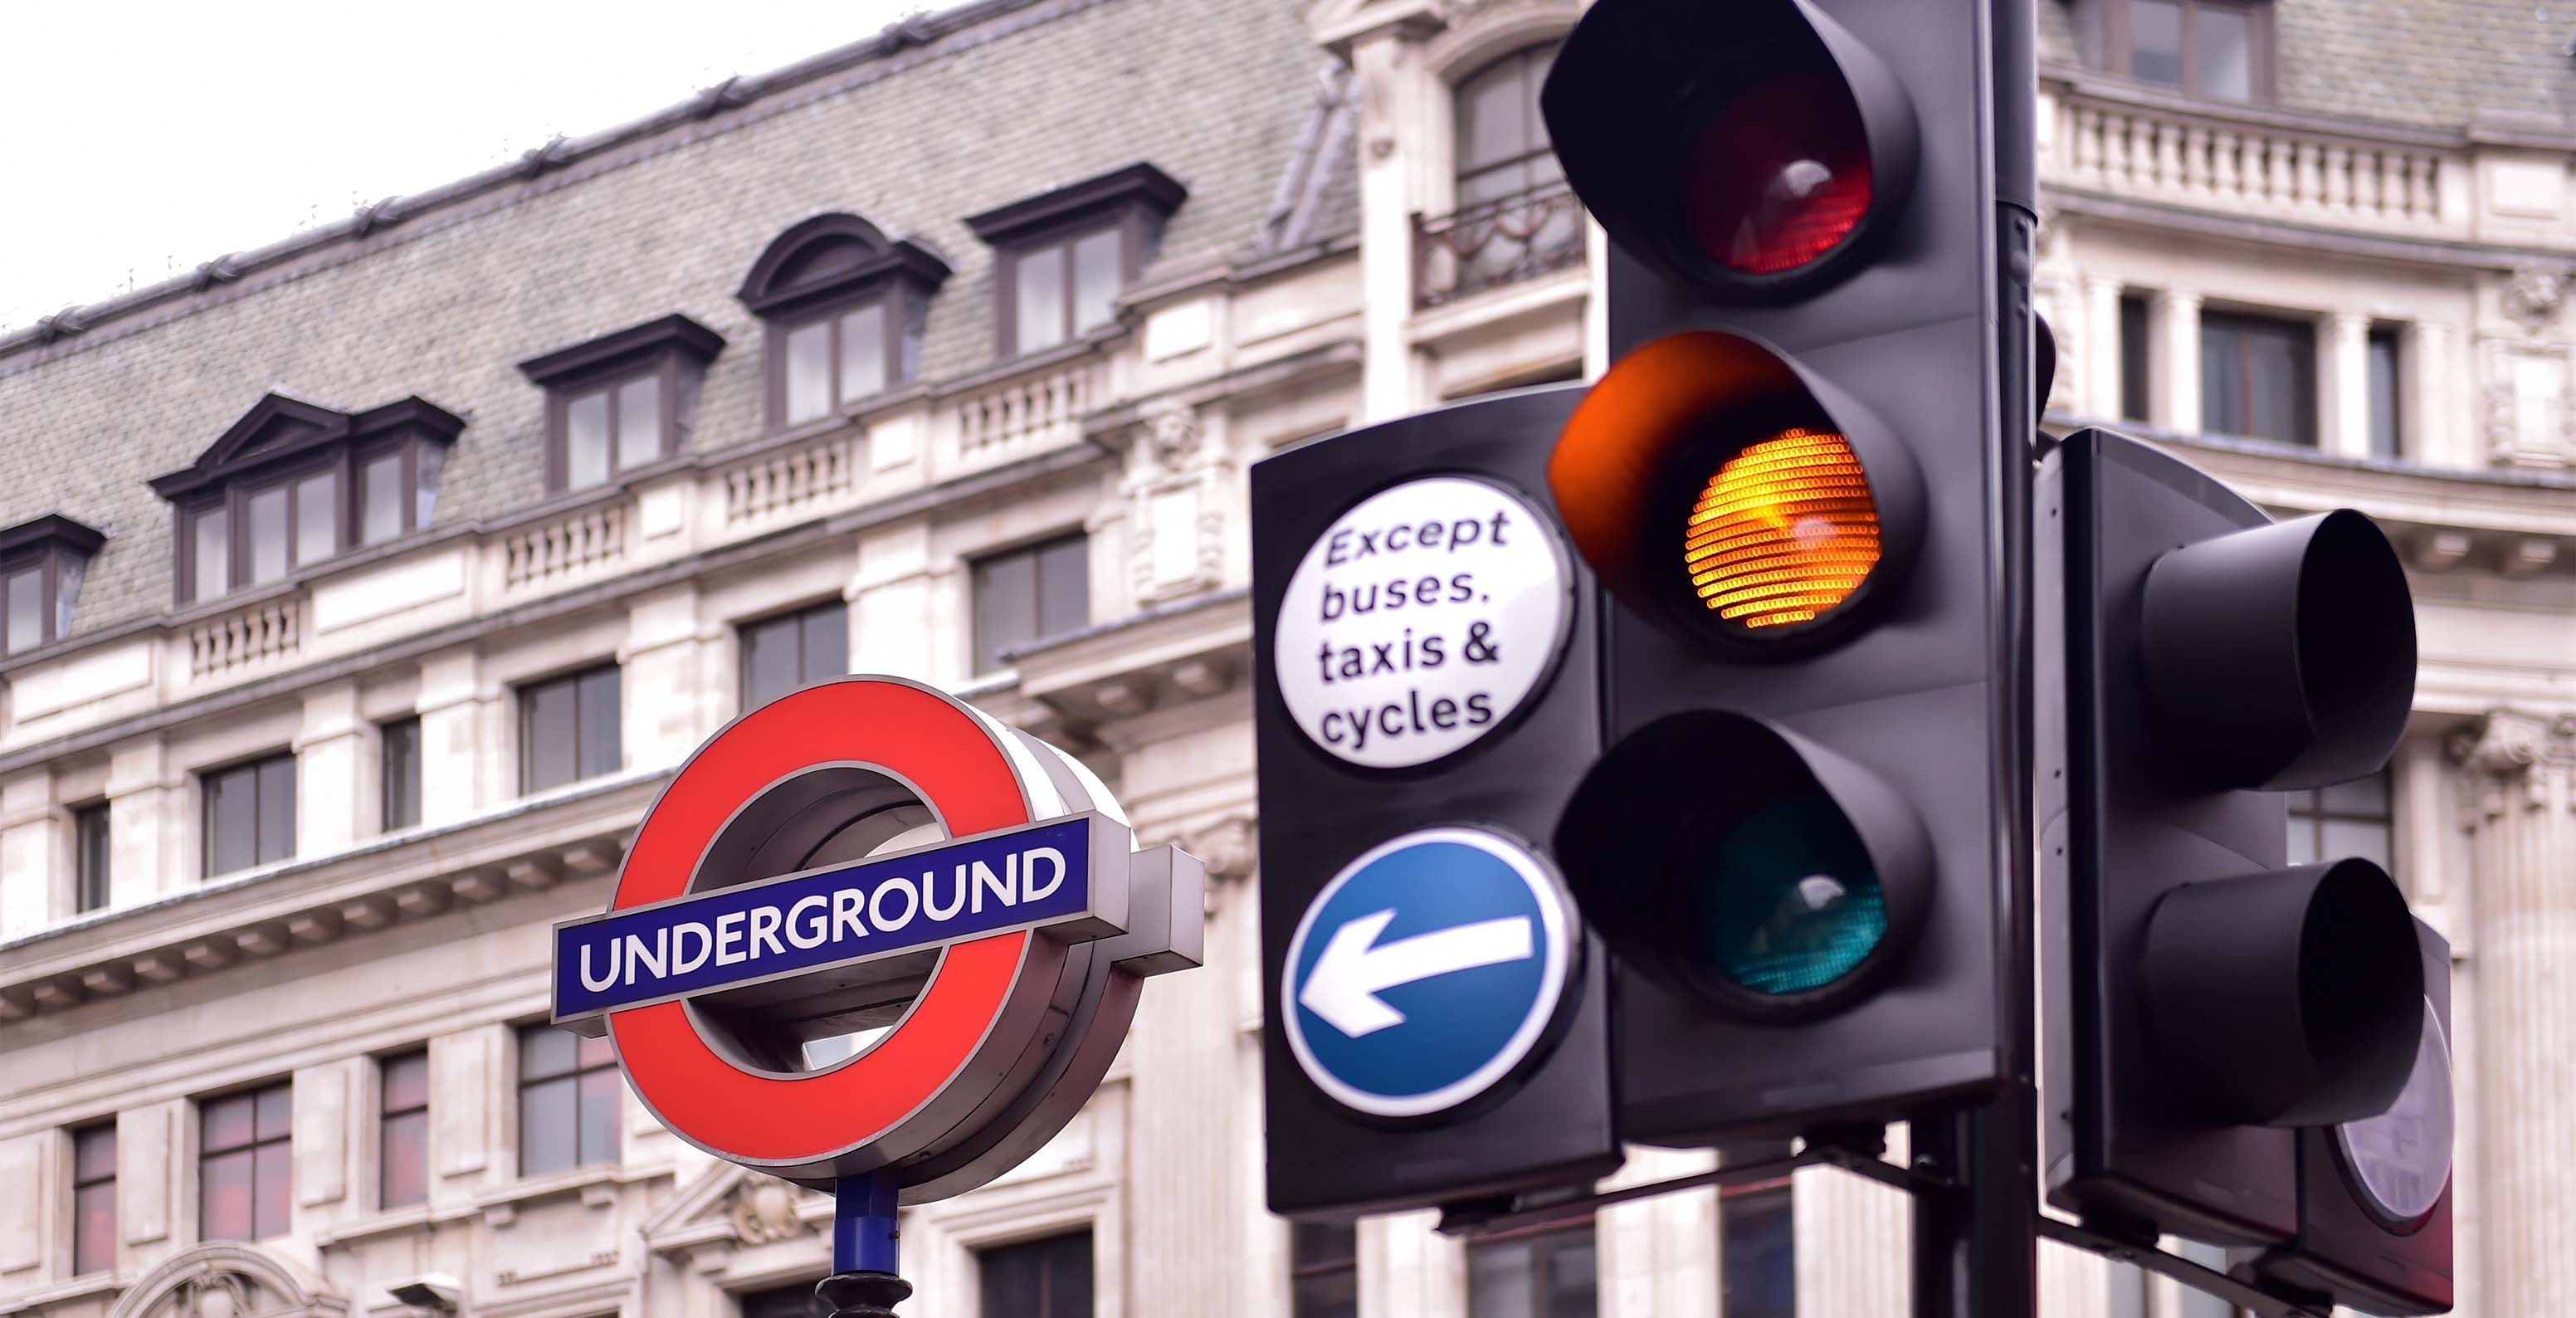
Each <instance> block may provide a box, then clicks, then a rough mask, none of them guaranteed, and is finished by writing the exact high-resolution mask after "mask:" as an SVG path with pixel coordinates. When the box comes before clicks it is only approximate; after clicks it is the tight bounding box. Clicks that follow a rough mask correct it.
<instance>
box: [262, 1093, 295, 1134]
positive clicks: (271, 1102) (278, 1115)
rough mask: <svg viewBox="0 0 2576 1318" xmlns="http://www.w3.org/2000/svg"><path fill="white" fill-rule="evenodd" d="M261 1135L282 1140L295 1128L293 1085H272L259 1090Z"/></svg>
mask: <svg viewBox="0 0 2576 1318" xmlns="http://www.w3.org/2000/svg"><path fill="white" fill-rule="evenodd" d="M256 1102H257V1103H258V1109H259V1137H260V1138H261V1139H264V1140H282V1139H284V1138H286V1137H287V1135H288V1134H289V1133H291V1132H292V1131H293V1130H294V1128H295V1090H294V1087H293V1086H291V1085H271V1086H269V1087H268V1088H266V1089H263V1090H261V1091H259V1094H258V1097H257V1099H256Z"/></svg>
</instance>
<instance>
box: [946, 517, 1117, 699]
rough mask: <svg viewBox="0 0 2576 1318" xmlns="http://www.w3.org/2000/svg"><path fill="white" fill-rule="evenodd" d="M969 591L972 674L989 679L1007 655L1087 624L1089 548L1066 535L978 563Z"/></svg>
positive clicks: (1077, 537)
mask: <svg viewBox="0 0 2576 1318" xmlns="http://www.w3.org/2000/svg"><path fill="white" fill-rule="evenodd" d="M972 586H973V590H974V592H975V671H976V672H978V673H989V672H993V671H995V670H997V669H1000V668H1002V667H1004V666H1005V664H1006V663H1007V660H1006V659H1005V658H1004V656H1005V655H1008V654H1009V653H1010V652H1012V651H1014V650H1019V649H1024V648H1026V647H1028V646H1031V645H1034V644H1036V643H1038V642H1040V641H1044V640H1049V639H1052V638H1054V637H1058V636H1065V635H1069V634H1071V633H1073V632H1077V631H1080V630H1082V628H1083V627H1084V625H1086V624H1087V623H1089V622H1090V620H1091V547H1090V542H1089V540H1088V539H1086V538H1085V537H1083V536H1080V535H1072V536H1066V537H1064V538H1063V539H1060V540H1050V541H1048V542H1046V543H1045V544H1040V545H1031V546H1029V547H1028V548H1026V549H1015V550H1012V551H1010V552H1008V553H1002V554H995V555H993V556H992V557H990V558H985V559H981V560H978V561H977V562H976V564H975V570H974V575H973V582H972Z"/></svg>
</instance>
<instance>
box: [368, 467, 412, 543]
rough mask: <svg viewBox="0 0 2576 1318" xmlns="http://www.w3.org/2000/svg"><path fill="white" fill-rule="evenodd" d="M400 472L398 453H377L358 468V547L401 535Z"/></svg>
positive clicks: (401, 486)
mask: <svg viewBox="0 0 2576 1318" xmlns="http://www.w3.org/2000/svg"><path fill="white" fill-rule="evenodd" d="M402 473H403V455H402V454H400V453H381V454H378V455H376V456H375V457H372V458H369V459H367V460H366V462H365V463H364V464H362V465H361V466H359V468H358V543H359V544H362V545H374V544H382V543H384V542H385V541H387V540H391V539H393V538H394V537H396V536H398V535H401V534H402V533H403V474H402Z"/></svg>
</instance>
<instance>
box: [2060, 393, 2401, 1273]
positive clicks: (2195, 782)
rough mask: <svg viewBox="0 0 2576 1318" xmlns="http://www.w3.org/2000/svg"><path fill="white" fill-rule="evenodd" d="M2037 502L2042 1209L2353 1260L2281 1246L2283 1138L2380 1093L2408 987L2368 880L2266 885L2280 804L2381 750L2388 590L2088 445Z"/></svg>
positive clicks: (2372, 574)
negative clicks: (2054, 1207)
mask: <svg viewBox="0 0 2576 1318" xmlns="http://www.w3.org/2000/svg"><path fill="white" fill-rule="evenodd" d="M2038 503H2039V511H2040V518H2039V524H2040V528H2041V531H2040V543H2039V547H2038V549H2039V552H2038V555H2037V567H2038V592H2037V595H2036V598H2035V614H2034V617H2035V627H2036V631H2037V634H2038V642H2039V644H2038V649H2039V654H2040V662H2039V674H2038V685H2037V694H2038V702H2037V712H2038V718H2039V725H2040V726H2039V735H2038V744H2039V750H2040V761H2041V764H2042V767H2043V769H2044V772H2043V773H2042V774H2041V775H2040V778H2039V783H2040V791H2041V801H2040V818H2041V821H2042V828H2041V834H2040V862H2041V875H2042V885H2041V893H2042V908H2043V910H2044V911H2045V912H2046V915H2045V918H2044V919H2043V922H2042V936H2041V939H2040V945H2041V948H2042V950H2043V955H2042V981H2043V998H2042V1004H2043V1011H2042V1016H2043V1020H2044V1024H2045V1027H2046V1028H2045V1036H2044V1037H2045V1046H2044V1049H2043V1052H2044V1055H2045V1059H2046V1068H2047V1069H2046V1078H2045V1080H2044V1082H2043V1085H2042V1090H2041V1092H2042V1094H2043V1095H2044V1096H2045V1097H2046V1105H2047V1110H2048V1120H2047V1121H2046V1123H2045V1125H2044V1144H2045V1150H2046V1165H2047V1167H2048V1172H2049V1176H2048V1182H2049V1197H2050V1199H2051V1200H2052V1201H2053V1202H2055V1203H2056V1204H2058V1205H2059V1206H2060V1207H2062V1208H2066V1209H2068V1210H2070V1211H2074V1212H2077V1213H2080V1214H2082V1215H2083V1216H2084V1218H2085V1221H2086V1222H2087V1224H2088V1225H2092V1226H2095V1227H2097V1228H2102V1229H2106V1230H2110V1231H2112V1232H2114V1233H2117V1234H2129V1235H2134V1236H2138V1237H2141V1238H2143V1237H2147V1236H2151V1235H2153V1234H2155V1233H2157V1232H2165V1233H2171V1234H2174V1235H2180V1236H2187V1237H2192V1238H2195V1239H2200V1240H2206V1241H2211V1242H2215V1243H2221V1244H2236V1245H2249V1246H2270V1245H2284V1244H2288V1243H2289V1242H2292V1241H2294V1240H2296V1241H2299V1242H2300V1247H2301V1249H2303V1250H2304V1251H2306V1252H2307V1253H2308V1254H2309V1255H2311V1256H2314V1257H2316V1258H2319V1259H2324V1260H2332V1259H2333V1258H2335V1257H2337V1256H2338V1251H2340V1250H2342V1249H2344V1248H2346V1247H2349V1246H2358V1245H2361V1244H2364V1243H2366V1242H2361V1241H2357V1240H2351V1239H2348V1238H2345V1233H2346V1230H2347V1228H2346V1227H2345V1226H2344V1225H2341V1224H2339V1223H2338V1222H2337V1221H2336V1220H2335V1219H2334V1217H2333V1216H2332V1215H2331V1214H2324V1213H2320V1214H2315V1215H2312V1216H2311V1217H2310V1218H2309V1220H2308V1225H2307V1226H2306V1227H2304V1228H2303V1226H2302V1215H2301V1204H2302V1189H2301V1187H2302V1180H2303V1178H2302V1167H2301V1163H2302V1153H2301V1151H2302V1147H2303V1145H2305V1146H2309V1152H2310V1155H2311V1156H2309V1157H2308V1158H2307V1161H2308V1162H2309V1163H2310V1164H2311V1168H2310V1170H2311V1172H2313V1171H2314V1170H2315V1167H2314V1165H2315V1164H2316V1163H2317V1162H2318V1159H2317V1158H2316V1157H2315V1156H2314V1155H2315V1153H2316V1144H2315V1141H2316V1139H2317V1138H2321V1137H2320V1136H2315V1135H2313V1133H2312V1132H2309V1133H2303V1131H2302V1129H2301V1128H2326V1127H2334V1126H2337V1125H2339V1124H2344V1123H2355V1122H2366V1121H2367V1120H2368V1119H2371V1118H2376V1117H2378V1116H2380V1115H2381V1114H2383V1113H2386V1112H2388V1111H2389V1109H2390V1107H2391V1105H2392V1104H2393V1103H2395V1102H2396V1101H2397V1100H2398V1099H2399V1097H2400V1094H2401V1092H2402V1091H2403V1090H2404V1089H2405V1087H2406V1085H2407V1081H2408V1077H2409V1075H2410V1074H2411V1073H2413V1072H2414V1071H2416V1070H2417V1057H2418V1052H2419V1047H2420V1045H2421V1044H2422V1041H2423V1039H2424V1037H2425V1034H2424V1019H2425V1016H2426V1006H2425V1003H2426V996H2425V986H2426V982H2427V976H2426V973H2425V958H2424V954H2423V952H2422V950H2421V947H2420V945H2419V938H2418V934H2417V927H2416V924H2415V921H2414V919H2413V917H2412V916H2410V915H2409V914H2408V913H2407V909H2406V902H2405V898H2404V897H2403V895H2401V894H2400V893H2399V891H2398V889H2397V886H2396V884H2395V883H2393V882H2392V881H2391V880H2390V879H2389V877H2388V875H2387V874H2386V873H2385V872H2384V871H2382V870H2381V869H2380V867H2379V866H2377V865H2376V864H2373V863H2371V862H2370V861H2368V860H2364V859H2359V858H2341V859H2329V860H2327V861H2325V862H2323V863H2319V864H2312V865H2300V866H2292V865H2290V864H2288V804H2287V800H2286V798H2285V797H2284V796H2283V795H2282V793H2283V792H2286V791H2290V790H2294V789H2299V788H2306V787H2316V786H2323V785H2326V784H2331V783H2337V782H2342V781H2346V780H2349V779H2352V778H2357V777H2360V776H2362V775H2364V774H2367V773H2370V772H2373V771H2375V770H2377V769H2378V768H2379V767H2380V766H2381V765H2383V764H2384V763H2386V762H2387V759H2388V756H2389V753H2390V751H2391V750H2392V749H2393V748H2394V747H2395V746H2396V744H2397V739H2398V737H2399V735H2400V733H2401V732H2402V731H2403V730H2404V727H2405V723H2406V718H2407V712H2408V707H2409V705H2410V703H2411V700H2412V697H2413V692H2414V681H2415V628H2414V613H2413V605H2412V601H2411V599H2410V597H2409V595H2408V591H2407V587H2406V578H2405V572H2404V570H2403V568H2402V567H2401V566H2400V564H2399V562H2398V559H2397V555H2396V553H2395V551H2394V550H2392V549H2391V548H2390V547H2389V544H2388V541H2387V539H2386V537H2385V536H2383V535H2382V534H2381V533H2380V531H2379V529H2378V527H2377V526H2375V525H2374V524H2372V523H2371V521H2370V520H2369V519H2368V518H2366V517H2363V516H2361V515H2360V514H2358V513H2354V512H2351V511H2337V512H2331V513H2326V514H2322V515H2319V516H2313V517H2302V518H2299V519H2296V520H2293V521H2286V522H2279V523H2275V522H2273V521H2272V520H2271V519H2270V518H2269V517H2267V516H2265V515H2264V513H2263V512H2262V510H2260V509H2258V508H2256V507H2255V506H2254V505H2253V504H2251V503H2249V502H2247V501H2246V500H2244V499H2243V498H2241V497H2239V496H2237V495H2236V494H2234V493H2232V492H2231V491H2229V490H2228V489H2227V488H2226V487H2225V486H2223V485H2221V484H2219V483H2218V482H2217V481H2214V480H2212V479H2210V478H2209V477H2208V476H2205V475H2203V474H2202V473H2201V472H2199V471H2198V470H2196V469H2195V468H2193V467H2191V466H2190V465H2189V464H2187V463H2184V462H2182V461H2180V460H2178V459H2175V458H2172V457H2169V456H2167V455H2164V454H2162V453H2159V452H2157V451H2155V450H2154V449H2151V448H2149V447H2147V446H2146V445H2143V444H2140V443H2138V442H2136V441H2134V440H2130V439H2127V438H2124V437H2122V436H2119V435H2115V434H2111V433H2109V432H2106V431H2099V430H2087V431H2080V432H2077V433H2076V434H2074V435H2071V436H2068V437H2067V439H2066V440H2065V442H2064V443H2063V444H2062V445H2060V446H2059V447H2058V449H2057V450H2056V452H2054V453H2053V454H2052V455H2051V456H2050V457H2049V458H2048V460H2047V462H2046V463H2045V464H2044V466H2043V470H2042V474H2041V480H2040V485H2039V494H2038ZM2444 1084H2445V1086H2447V1071H2445V1075H2444ZM2445 1092H2447V1089H2446V1090H2445ZM2306 1179H2307V1181H2308V1182H2309V1190H2310V1192H2311V1193H2310V1195H2309V1196H2308V1197H2309V1199H2310V1201H2311V1202H2314V1200H2315V1196H2314V1191H2315V1190H2316V1188H2317V1186H2316V1183H2315V1182H2316V1177H2315V1176H2314V1175H2310V1176H2308V1177H2307V1178H2306ZM2417 1211H2422V1210H2421V1209H2420V1208H2419V1209H2418V1210H2417ZM2440 1225H2441V1229H2442V1230H2443V1231H2444V1232H2445V1239H2444V1243H2443V1253H2444V1255H2445V1258H2446V1259H2447V1251H2448V1244H2447V1219H2444V1220H2443V1222H2442V1223H2441V1224H2440ZM2312 1232H2313V1233H2322V1234H2310V1233H2312ZM2327 1266H2334V1264H2333V1263H2332V1262H2330V1261H2329V1262H2328V1263H2327ZM2445 1266H2447V1263H2446V1264H2445Z"/></svg>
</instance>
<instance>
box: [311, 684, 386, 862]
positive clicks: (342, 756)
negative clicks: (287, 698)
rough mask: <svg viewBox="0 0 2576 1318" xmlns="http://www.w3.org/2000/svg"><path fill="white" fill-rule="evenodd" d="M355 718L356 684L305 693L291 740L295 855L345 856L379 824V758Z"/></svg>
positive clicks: (377, 827) (364, 729)
mask: <svg viewBox="0 0 2576 1318" xmlns="http://www.w3.org/2000/svg"><path fill="white" fill-rule="evenodd" d="M369 731H370V730H369V728H368V727H367V724H366V721H365V720H363V719H361V718H359V717H358V684H357V683H356V682H333V683H331V684H329V685H327V686H320V687H315V688H314V689H312V690H310V691H307V692H305V693H304V726H303V727H302V728H300V729H298V730H297V732H296V734H295V854H296V855H298V856H306V857H311V856H327V855H330V854H331V853H333V852H335V851H346V850H348V849H349V847H350V845H351V844H352V843H355V842H356V841H357V840H358V839H359V838H361V837H368V836H372V835H374V834H375V833H376V832H377V831H378V830H379V829H380V828H381V826H382V824H383V818H382V815H383V811H382V808H381V802H382V794H381V792H380V791H379V790H378V776H377V775H378V770H379V769H380V768H381V765H379V764H378V762H377V761H378V757H377V756H375V755H372V754H369V752H370V751H371V750H373V749H374V747H375V742H374V738H373V737H371V736H369V735H368V733H369Z"/></svg>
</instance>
